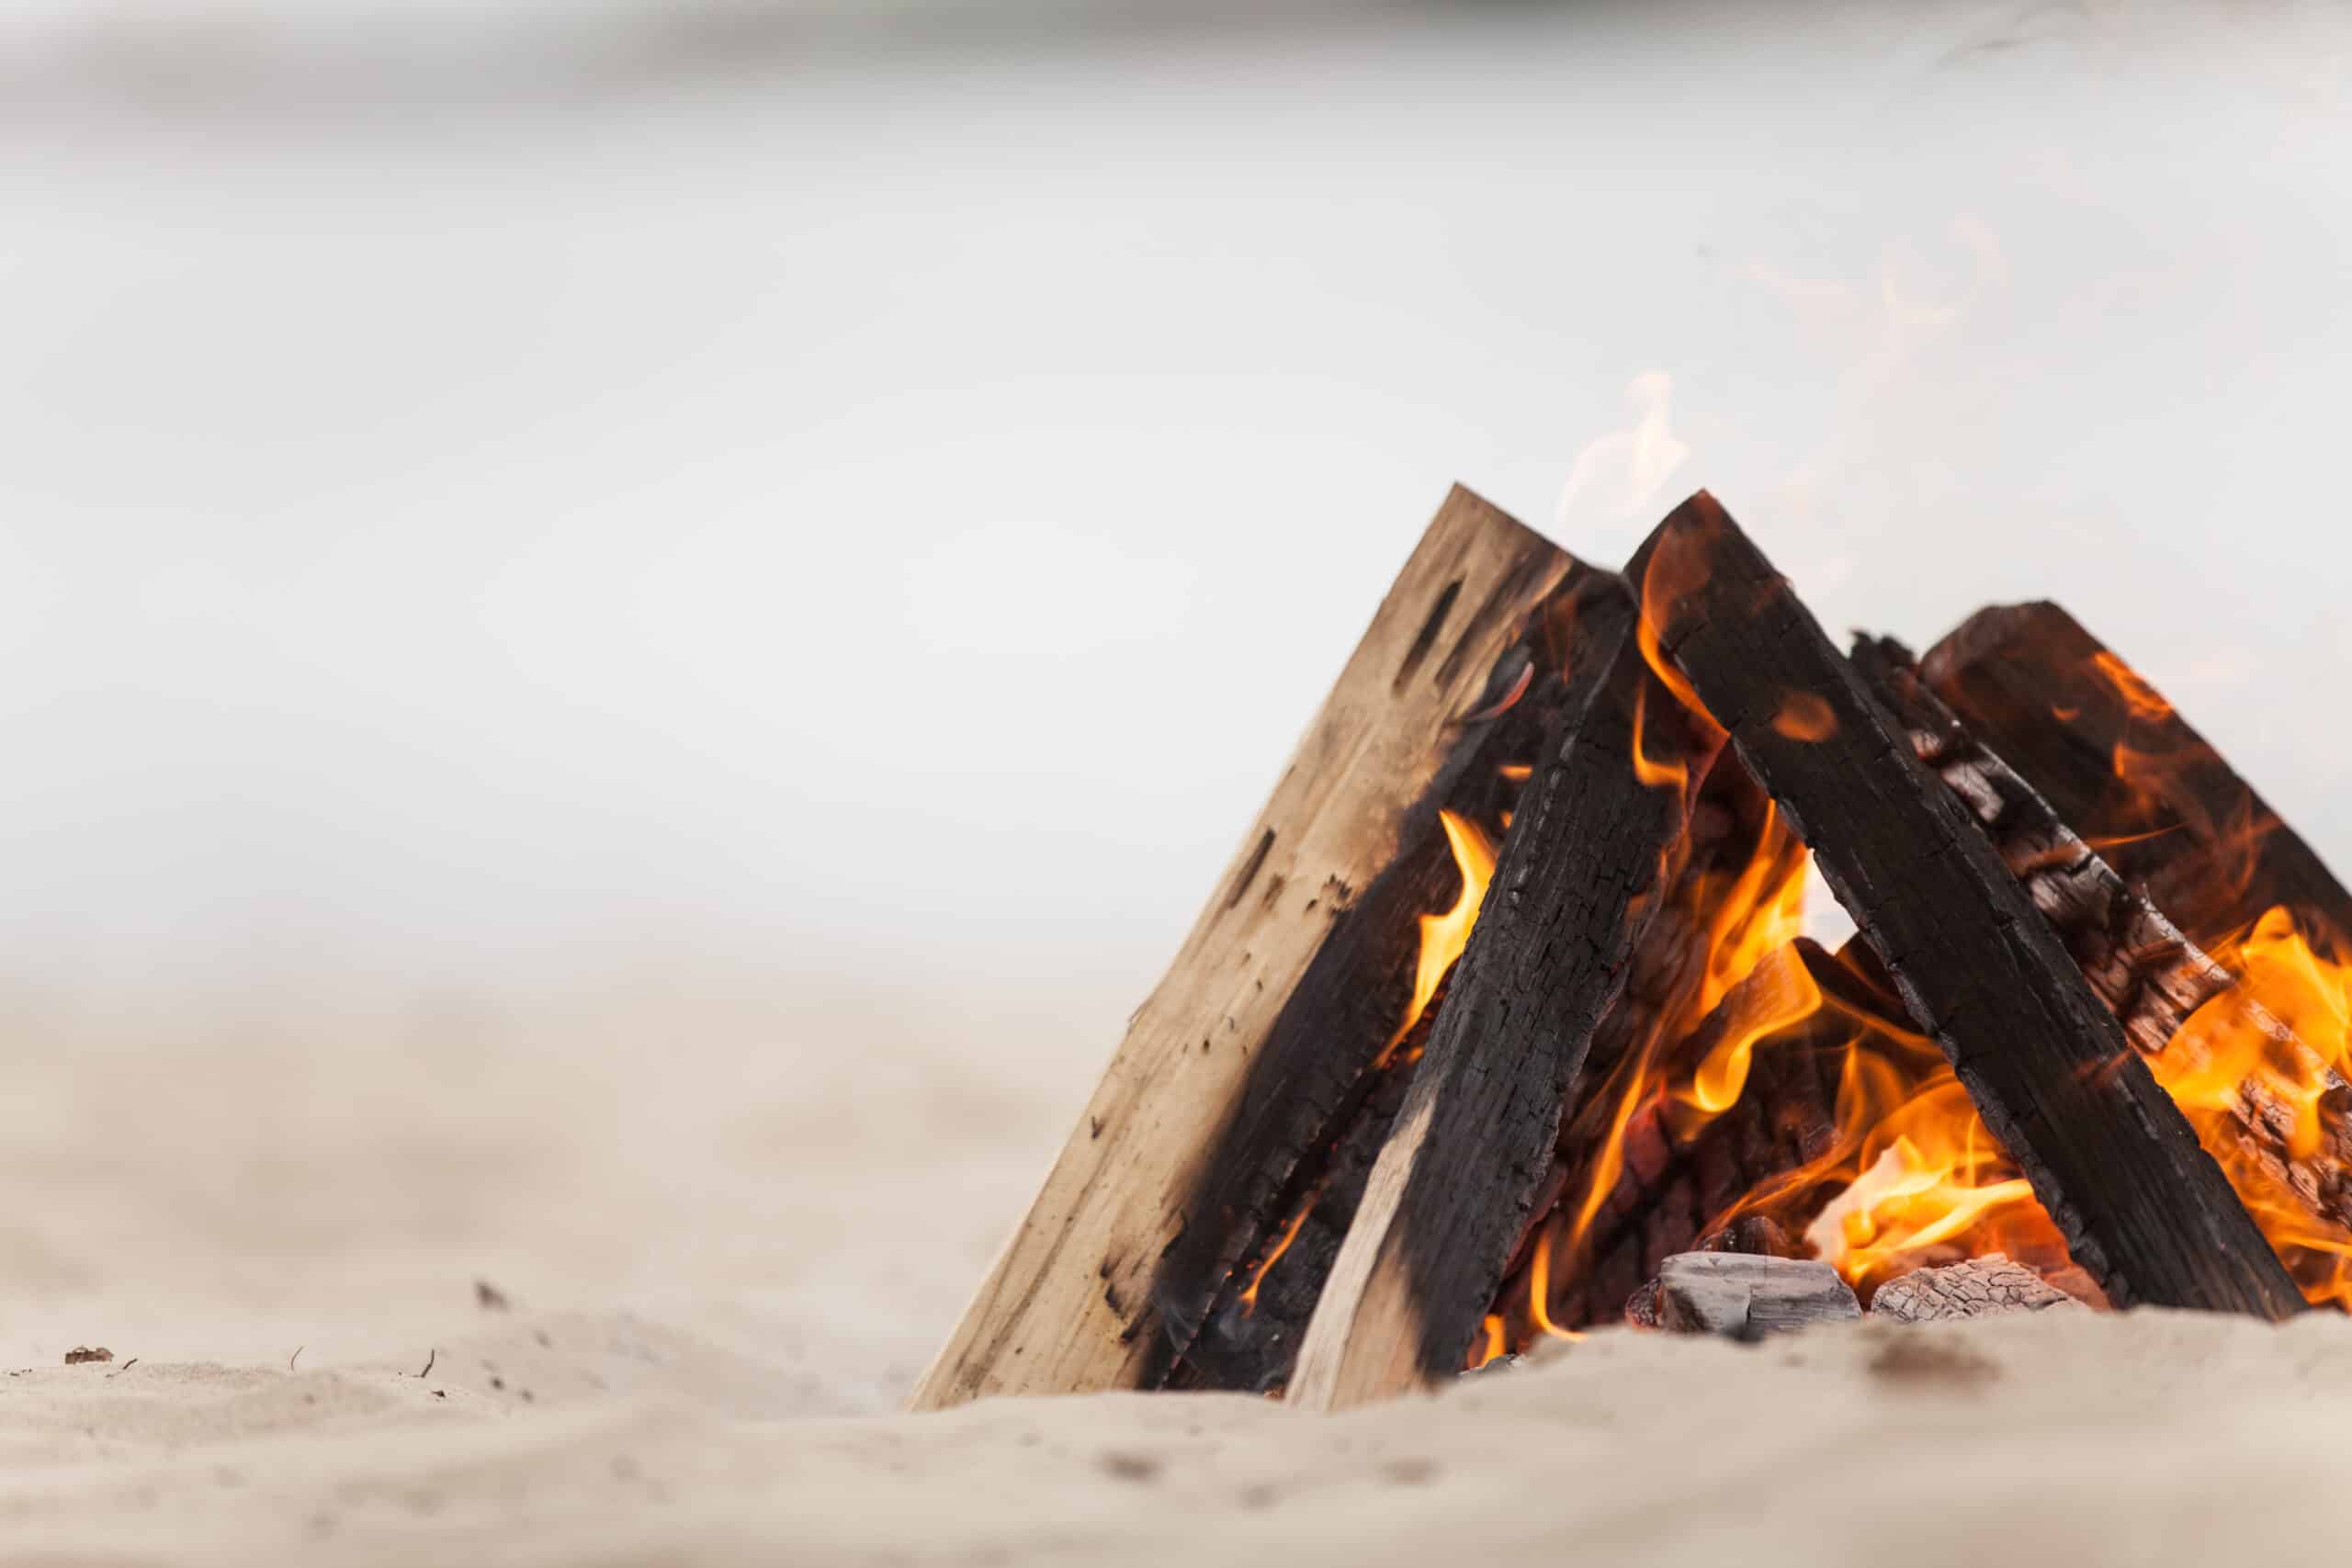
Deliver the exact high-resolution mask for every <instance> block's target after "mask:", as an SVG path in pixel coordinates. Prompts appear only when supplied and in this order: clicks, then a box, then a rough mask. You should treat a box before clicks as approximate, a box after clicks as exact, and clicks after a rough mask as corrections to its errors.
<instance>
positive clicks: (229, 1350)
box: [0, 967, 2352, 1564]
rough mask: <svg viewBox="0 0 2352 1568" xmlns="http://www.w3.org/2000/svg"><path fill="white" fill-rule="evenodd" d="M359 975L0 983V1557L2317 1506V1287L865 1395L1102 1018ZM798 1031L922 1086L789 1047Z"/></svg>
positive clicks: (2220, 1526)
mask: <svg viewBox="0 0 2352 1568" xmlns="http://www.w3.org/2000/svg"><path fill="white" fill-rule="evenodd" d="M1084 990H1085V987H1083V986H1080V985H1074V986H1073V995H1082V994H1083V993H1084ZM329 995H332V996H333V997H334V998H338V1000H337V1001H336V1002H335V1003H334V1004H333V1005H330V1004H329V1002H327V1001H326V1000H324V999H323V998H325V997H326V996H329ZM364 995H365V988H364V987H361V986H359V985H357V984H356V983H346V984H339V985H335V986H333V987H321V989H320V991H319V993H318V994H317V995H315V996H310V995H307V994H306V995H297V994H295V993H291V992H280V993H276V994H261V995H255V996H254V997H252V998H247V1002H246V1005H245V1007H244V1008H243V1011H242V1012H241V1011H240V1010H239V1009H237V1008H234V1007H230V1006H228V1005H227V1004H226V1003H225V1002H224V1001H223V999H222V998H219V997H217V996H215V997H212V998H203V999H198V998H190V997H187V996H180V997H176V998H158V999H151V1000H149V1001H145V1002H136V1003H134V1002H132V1001H130V1000H125V999H121V998H118V999H117V1000H116V1001H115V1002H113V1003H110V1004H108V1006H107V1007H106V1008H104V1009H99V1008H96V1007H95V1006H94V1005H93V1004H91V1003H89V1002H88V1001H87V1000H86V999H85V1000H83V1001H80V1002H74V1003H71V1004H69V1003H68V1002H66V1001H64V1000H62V999H58V998H50V999H48V1000H46V1001H44V1000H43V999H42V998H38V997H26V996H17V997H15V998H12V999H11V1005H10V1007H9V1009H8V1011H7V1015H6V1024H7V1029H8V1033H9V1036H10V1041H9V1044H10V1050H11V1052H12V1056H13V1061H12V1070H11V1073H10V1075H9V1079H8V1084H7V1089H6V1099H5V1100H0V1151H4V1152H0V1160H5V1174H6V1190H8V1191H9V1192H10V1193H11V1194H12V1195H14V1197H15V1200H16V1201H15V1202H14V1203H13V1204H12V1206H11V1209H10V1211H9V1213H8V1217H7V1219H6V1221H5V1223H0V1246H4V1247H5V1252H0V1267H5V1282H0V1366H5V1367H7V1368H10V1369H15V1370H13V1371H8V1373H7V1374H6V1376H5V1377H0V1562H10V1563H15V1562H74V1563H96V1562H238V1563H246V1562H1106V1561H1114V1560H1115V1561H1119V1562H1129V1563H1146V1562H1171V1563H1174V1562H1183V1563H1186V1564H1193V1563H1196V1562H1200V1561H1202V1560H1203V1559H1204V1554H1205V1555H1206V1557H1207V1558H1208V1560H1212V1561H1250V1560H1257V1559H1260V1558H1263V1557H1265V1556H1267V1555H1268V1554H1269V1553H1272V1554H1274V1560H1277V1561H1282V1562H1289V1563H1319V1562H1331V1563H1348V1564H1363V1563H1374V1562H1430V1561H1436V1560H1440V1559H1441V1558H1442V1556H1444V1555H1445V1554H1449V1553H1451V1554H1460V1553H1464V1552H1468V1553H1471V1554H1473V1555H1474V1556H1475V1557H1476V1558H1477V1559H1478V1560H1480V1561H1495V1560H1510V1559H1513V1558H1515V1557H1517V1556H1518V1555H1520V1554H1522V1553H1531V1552H1533V1553H1540V1554H1542V1555H1543V1557H1544V1560H1549V1559H1551V1558H1553V1557H1555V1556H1560V1555H1564V1554H1566V1553H1567V1552H1570V1551H1574V1552H1579V1553H1592V1552H1598V1553H1601V1554H1603V1555H1604V1556H1605V1557H1606V1559H1607V1560H1611V1561H1639V1562H1724V1561H1737V1562H1802V1563H1834V1562H1857V1563H1860V1562H1870V1563H1873V1564H1880V1563H1884V1562H1889V1561H1900V1562H1905V1563H1912V1564H1932V1563H1939V1562H1969V1563H1982V1562H1986V1561H2006V1562H2026V1561H2035V1560H2048V1561H2053V1562H2059V1561H2063V1562H2091V1561H2101V1562H2135V1563H2141V1562H2150V1563H2168V1562H2179V1563H2206V1562H2222V1561H2266V1560H2268V1561H2277V1560H2284V1559H2285V1557H2286V1556H2287V1555H2289V1554H2295V1555H2299V1556H2300V1555H2308V1554H2309V1553H2310V1552H2311V1551H2312V1550H2314V1544H2313V1543H2316V1542H2324V1541H2327V1540H2333V1539H2336V1538H2337V1537H2338V1536H2339V1535H2340V1533H2341V1530H2342V1529H2343V1526H2344V1524H2345V1523H2346V1522H2352V1521H2347V1519H2346V1515H2352V1506H2347V1504H2346V1501H2345V1499H2344V1498H2343V1495H2342V1494H2341V1493H2340V1492H2339V1491H2338V1490H2337V1489H2335V1487H2333V1486H2332V1485H2330V1484H2328V1483H2326V1482H2325V1479H2324V1477H2325V1475H2326V1473H2327V1470H2328V1466H2329V1465H2330V1464H2331V1463H2332V1461H2333V1457H2334V1455H2335V1451H2336V1449H2337V1445H2338V1444H2339V1443H2340V1441H2341V1436H2342V1433H2343V1431H2344V1429H2345V1427H2346V1422H2347V1420H2352V1325H2347V1324H2346V1323H2344V1322H2342V1321H2341V1320H2329V1321H2324V1322H2320V1321H2314V1322H2307V1323H2303V1324H2299V1325H2295V1326H2294V1327H2291V1328H2289V1329H2286V1330H2272V1329H2267V1328H2264V1327H2260V1326H2256V1325H2250V1324H2244V1323H2236V1322H2225V1321H2220V1320H2212V1319H2200V1318H2196V1317H2190V1316H2181V1315H2168V1314H2142V1315H2135V1316H2131V1317H2128V1318H2120V1319H2119V1318H2096V1319H2094V1318H2087V1317H2076V1318H2073V1319H2062V1318H2051V1319H2047V1320H2041V1319H2037V1320H2031V1321H2024V1320H2010V1321H2005V1322H2001V1323H1996V1324H1989V1325H1977V1326H1976V1327H1974V1328H1973V1329H1971V1330H1969V1331H1966V1332H1957V1333H1956V1332H1952V1331H1949V1330H1945V1331H1936V1330H1928V1331H1920V1330H1905V1331H1902V1332H1901V1333H1899V1334H1898V1333H1889V1332H1883V1331H1881V1330H1880V1329H1878V1328H1876V1327H1875V1326H1872V1327H1865V1328H1863V1329H1860V1330H1855V1331H1850V1332H1847V1331H1831V1332H1824V1333H1819V1334H1816V1335H1815V1336H1812V1337H1807V1338H1805V1339H1804V1340H1803V1341H1802V1342H1795V1343H1787V1344H1782V1345H1776V1346H1773V1347H1770V1348H1763V1349H1753V1350H1751V1349H1742V1348H1735V1347H1730V1346H1724V1345H1718V1344H1714V1343H1712V1342H1710V1343H1697V1342H1691V1341H1684V1340H1675V1339H1668V1338H1665V1337H1637V1336H1634V1335H1633V1334H1630V1333H1611V1334H1607V1335H1603V1336H1600V1337H1596V1338H1595V1339H1593V1340H1591V1341H1589V1342H1588V1343H1586V1344H1583V1345H1579V1346H1577V1347H1573V1348H1567V1349H1566V1350H1565V1351H1563V1352H1562V1353H1560V1354H1559V1355H1557V1356H1556V1357H1555V1358H1553V1359H1551V1360H1550V1361H1548V1362H1546V1363H1545V1364H1543V1365H1540V1366H1530V1367H1526V1368H1521V1369H1516V1370H1514V1371H1510V1372H1508V1373H1502V1374H1496V1375H1491V1376H1485V1377H1481V1378H1477V1379H1473V1380H1469V1381H1468V1382H1465V1383H1464V1384H1463V1385H1462V1386H1460V1387H1459V1388H1457V1389H1455V1390H1453V1391H1452V1392H1450V1393H1448V1394H1446V1395H1445V1396H1444V1397H1442V1398H1441V1399H1439V1400H1437V1401H1435V1402H1430V1401H1425V1400H1416V1401H1412V1402H1409V1403H1408V1404H1402V1405H1399V1406H1396V1407H1392V1408H1388V1409H1382V1410H1374V1411H1369V1412H1363V1413H1359V1414H1357V1415H1354V1416H1348V1417H1344V1418H1340V1419H1336V1420H1313V1419H1308V1418H1306V1417H1302V1416H1296V1415H1295V1414H1294V1413H1291V1412H1288V1411H1285V1410H1283V1409H1282V1408H1281V1407H1279V1406H1276V1405H1273V1404H1267V1403H1264V1402H1261V1401H1257V1400H1252V1399H1247V1398H1241V1397H1225V1396H1216V1397H1191V1396H1164V1397H1158V1398H1149V1397H1143V1396H1127V1395H1123V1396H1114V1397H1103V1398H1086V1399H1068V1400H1052V1401H1010V1402H1000V1403H996V1404H989V1405H984V1406H981V1407H977V1408H972V1409H967V1410H965V1411H960V1412H956V1413H952V1414H949V1415H946V1416H930V1417H922V1418H910V1417H907V1416H899V1415H897V1414H895V1413H894V1406H895V1404H896V1402H897V1400H898V1399H899V1397H900V1395H901V1394H902V1393H903V1391H904V1389H905V1387H906V1386H907V1384H908V1383H909V1382H910V1381H911V1379H912V1377H913V1375H914V1373H915V1372H916V1371H918V1370H919V1367H920V1364H921V1362H922V1359H923V1358H924V1357H925V1356H926V1355H927V1354H928V1353H929V1351H930V1350H931V1348H933V1346H934V1345H935V1344H936V1343H937V1341H938V1339H939V1337H940V1336H941V1335H942V1334H943V1333H944V1329H945V1327H946V1325H947V1323H948V1322H949V1320H950V1319H951V1317H952V1315H953V1314H954V1313H955V1312H956V1311H957V1310H958V1309H959V1308H960V1306H961V1305H962V1302H963V1298H964V1295H965V1294H966V1292H968V1290H969V1289H970V1288H971V1285H972V1282H973V1281H974V1280H976V1279H977V1278H978V1273H979V1270H980V1269H981V1267H982V1265H983V1264H984V1263H985V1261H986V1260H987V1253H988V1248H989V1246H990V1245H992V1244H993V1242H994V1240H995V1238H996V1237H997V1236H998V1235H1001V1232H1002V1230H1003V1228H1004V1226H1005V1225H1007V1224H1009V1223H1010V1222H1011V1221H1012V1218H1013V1217H1014V1216H1015V1215H1017V1214H1018V1213H1019V1212H1020V1210H1021V1207H1022V1206H1023V1203H1024V1202H1025V1201H1026V1198H1027V1195H1028V1189H1029V1187H1030V1185H1031V1183H1032V1182H1033V1181H1034V1180H1035V1177H1036V1175H1037V1173H1038V1171H1039V1170H1041V1169H1042V1168H1043V1165H1044V1162H1045V1160H1046V1156H1047V1155H1048V1153H1049V1150H1050V1147H1051V1145H1052V1143H1053V1141H1054V1139H1055V1138H1056V1137H1057V1135H1058V1134H1059V1132H1060V1127H1059V1125H1058V1122H1059V1121H1060V1119H1061V1117H1062V1116H1063V1115H1065V1114H1067V1113H1068V1112H1069V1104H1068V1103H1067V1102H1068V1100H1069V1099H1070V1098H1071V1097H1072V1096H1073V1095H1075V1094H1077V1093H1079V1092H1081V1091H1082V1089H1083V1087H1084V1084H1085V1083H1086V1082H1087V1081H1088V1079H1089V1077H1091V1057H1092V1056H1093V1055H1094V1054H1095V1048H1094V1047H1093V1046H1092V1045H1091V1043H1089V1039H1088V1036H1089V1035H1090V1034H1091V1032H1093V1031H1094V1029H1095V1028H1096V1027H1098V1025H1099V1026H1103V1027H1107V1026H1108V1024H1114V1023H1115V1014H1114V1016H1113V1017H1112V1018H1111V1019H1110V1020H1109V1021H1108V1022H1107V1023H1103V1021H1096V1020H1093V1019H1091V1018H1089V1017H1087V1016H1085V1013H1086V1010H1084V1009H1082V1008H1081V1009H1079V1010H1076V1011H1073V1012H1071V1013H1069V1014H1066V1015H1064V1016H1062V1017H1061V1018H1059V1019H1058V1021H1048V1020H1039V1021H1036V1029H1035V1032H1034V1033H1032V1034H1030V1035H1028V1036H1027V1037H1026V1040H1025V1043H1024V1045H1023V1051H1022V1052H1021V1053H1014V1052H1011V1051H1007V1052H1006V1053H1004V1054H1003V1055H1001V1056H1000V1057H998V1058H995V1059H992V1060H987V1061H976V1062H972V1063H969V1064H967V1065H966V1066H958V1060H959V1059H958V1057H957V1056H956V1054H955V1053H954V1052H952V1051H951V1050H949V1049H947V1048H946V1047H947V1046H948V1045H949V1044H950V1043H952V1042H954V1041H955V1040H956V1039H957V1038H959V1037H962V1036H961V1035H960V1034H959V1032H963V1031H971V1030H976V1029H985V1030H987V1031H988V1032H989V1034H988V1037H990V1038H998V1039H1003V1038H1007V1037H1008V1036H1007V1035H1006V1034H1005V1033H1003V1031H1005V1030H1007V1029H1008V1028H1010V1027H1011V1026H1012V1022H1013V1021H1014V1020H1013V1018H1012V1015H1010V1014H1006V1015H1002V1016H993V1017H989V1018H985V1019H982V1018H979V1017H978V1016H976V1015H975V1012H974V1010H973V1002H972V997H971V996H970V995H968V994H967V996H965V997H963V998H960V1000H959V1005H958V1007H957V1008H956V1009H955V1010H952V1011H939V1012H933V1011H928V1010H926V1008H925V1006H924V1005H923V1004H922V1002H921V1001H920V1000H919V999H910V998H909V997H907V996H905V995H899V996H882V995H875V996H867V997H864V998H860V997H858V996H856V995H854V994H853V993H851V992H849V991H845V990H843V989H842V988H841V987H839V986H838V985H835V986H833V987H831V989H830V990H829V989H828V983H827V982H826V981H825V980H824V978H823V977H822V976H803V977H802V978H801V980H800V981H799V982H798V983H797V984H796V985H794V986H792V987H786V988H782V989H779V988H776V987H773V986H768V987H765V988H763V985H762V984H759V983H755V982H753V981H751V980H749V979H745V978H743V977H742V976H733V977H731V978H730V976H728V975H726V974H723V973H719V972H716V971H713V970H711V969H709V968H707V967H705V968H701V969H692V968H681V969H677V970H673V971H671V972H668V973H666V974H660V975H656V974H648V973H639V974H635V975H633V976H616V977H611V978H609V979H608V981H606V982H605V983H604V984H603V985H601V986H600V987H587V988H582V989H579V990H576V991H574V992H571V993H568V994H566V995H563V996H558V997H538V998H523V997H507V998H503V999H492V998H484V997H479V996H477V997H472V998H458V997H451V998H441V999H439V1000H437V1001H434V1002H431V1003H424V1002H417V1001H414V1000H413V999H412V1000H411V1001H409V1002H407V1003H404V1004H401V1005H397V1006H396V1005H393V1004H392V1003H390V1002H381V1003H378V1004H368V1003H366V1002H364V1001H362V1000H356V999H355V998H361V997H364ZM1106 998H1107V993H1106ZM337 1009H339V1010H337ZM291 1018H300V1019H301V1020H302V1021H303V1025H302V1027H300V1028H297V1027H295V1026H294V1025H292V1024H290V1023H289V1022H288V1019H291ZM240 1020H242V1021H240ZM861 1031H862V1033H861ZM842 1039H867V1040H871V1039H897V1040H899V1042H900V1044H899V1051H898V1055H902V1056H904V1057H905V1058H907V1059H909V1060H918V1061H922V1062H923V1063H924V1064H925V1066H924V1068H923V1070H922V1071H921V1072H914V1071H912V1070H909V1071H907V1072H904V1073H899V1072H894V1071H893V1070H891V1069H890V1068H889V1067H888V1066H887V1059H888V1058H886V1057H884V1056H882V1055H880V1054H878V1053H877V1052H875V1051H872V1050H867V1051H849V1052H841V1051H835V1050H828V1049H827V1048H825V1047H824V1046H823V1045H822V1044H821V1042H824V1041H827V1040H842ZM319 1040H332V1041H333V1042H334V1043H333V1045H332V1047H331V1048H322V1047H320V1046H318V1045H317V1044H316V1042H317V1041H319ZM795 1041H799V1042H820V1043H817V1044H801V1045H798V1046H795V1045H793V1044H790V1043H788V1042H795ZM1057 1061H1058V1064H1059V1065H1056V1064H1057ZM943 1176H947V1177H950V1178H952V1179H947V1180H944V1181H943V1179H942V1178H943ZM477 1278H483V1279H488V1280H492V1282H493V1283H495V1284H496V1285H497V1287H498V1288H499V1289H500V1290H501V1291H502V1292H505V1293H506V1294H507V1295H508V1296H510V1297H511V1298H512V1303H513V1304H512V1305H511V1307H510V1308H508V1309H505V1310H493V1309H486V1308H484V1307H482V1306H481V1305H479V1304H477V1302H476V1299H475V1292H474V1281H475V1280H476V1279H477ZM79 1343H89V1344H104V1345H106V1346H107V1347H108V1348H111V1349H112V1350H113V1351H114V1352H115V1354H116V1357H117V1360H116V1361H115V1363H114V1364H113V1365H112V1366H74V1367H67V1366H64V1365H62V1357H63V1354H64V1352H65V1351H66V1350H67V1349H69V1348H73V1347H74V1345H76V1344H79ZM298 1352H299V1354H298ZM133 1357H135V1358H136V1360H135V1361H134V1360H132V1359H131V1358H133ZM428 1360H429V1362H430V1371H427V1365H428ZM420 1374H423V1375H420ZM2248 1499H2259V1504H2258V1506H2248Z"/></svg>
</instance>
